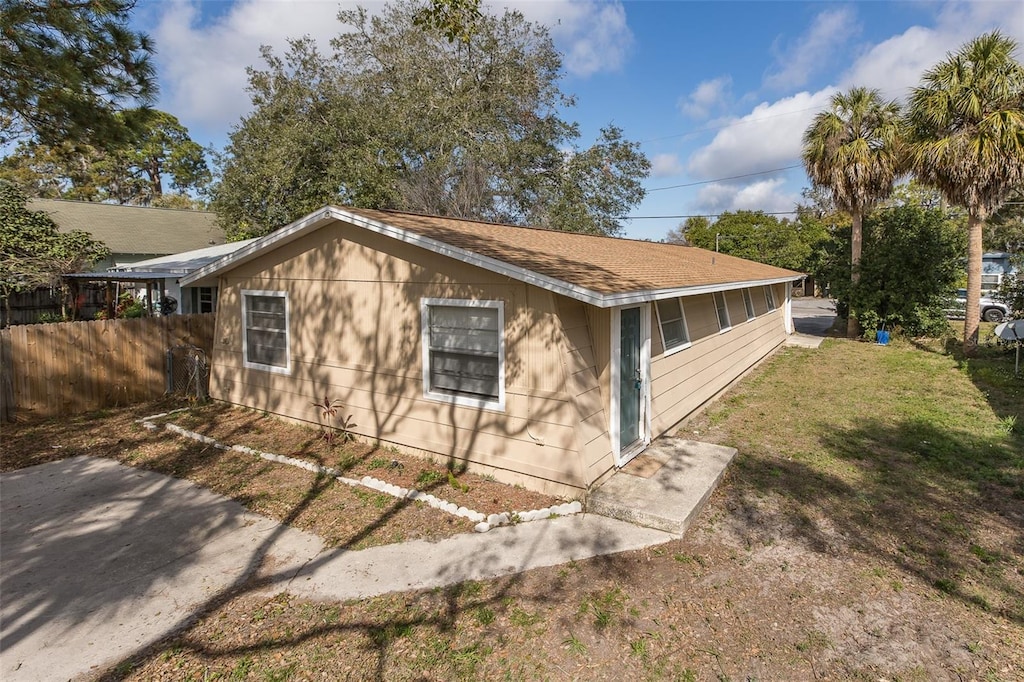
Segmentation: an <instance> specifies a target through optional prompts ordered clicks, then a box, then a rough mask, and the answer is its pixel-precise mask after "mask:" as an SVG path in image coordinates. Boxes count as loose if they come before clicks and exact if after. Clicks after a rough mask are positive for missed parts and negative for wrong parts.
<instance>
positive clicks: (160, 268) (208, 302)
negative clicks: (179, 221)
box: [75, 239, 256, 315]
mask: <svg viewBox="0 0 1024 682" xmlns="http://www.w3.org/2000/svg"><path fill="white" fill-rule="evenodd" d="M254 241H256V240H255V239H245V240H243V241H239V242H228V243H226V244H218V245H217V246H207V247H206V248H204V249H195V250H194V251H185V252H184V253H176V254H174V255H171V256H160V257H159V258H150V259H149V260H143V261H139V262H137V263H132V264H130V265H122V266H120V267H116V268H111V269H110V270H108V271H107V272H106V273H83V274H79V275H75V276H76V277H79V278H88V277H90V276H93V281H96V280H100V281H106V280H107V279H108V278H109V280H110V281H117V282H123V283H130V282H132V281H136V282H139V281H147V282H149V281H152V282H154V284H155V286H154V288H155V290H156V291H157V292H158V294H157V295H159V297H160V302H167V301H170V302H172V305H171V306H167V307H168V308H173V310H170V309H168V312H175V313H181V314H183V315H189V314H192V313H212V312H216V310H217V287H215V286H203V287H182V286H181V284H180V280H181V278H182V277H184V276H185V275H187V274H189V273H191V272H195V271H196V270H198V269H200V268H202V267H204V266H206V265H209V264H210V263H212V262H214V261H216V260H217V259H219V258H223V257H224V256H227V255H229V254H232V253H234V252H235V251H237V250H238V249H241V248H242V247H244V246H247V245H248V244H251V243H252V242H254ZM155 301H156V299H154V302H155Z"/></svg>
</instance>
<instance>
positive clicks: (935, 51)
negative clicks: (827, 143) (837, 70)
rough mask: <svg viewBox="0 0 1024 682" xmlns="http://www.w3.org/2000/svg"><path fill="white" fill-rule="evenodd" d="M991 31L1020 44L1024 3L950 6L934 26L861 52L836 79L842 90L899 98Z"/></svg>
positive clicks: (913, 30)
mask: <svg viewBox="0 0 1024 682" xmlns="http://www.w3.org/2000/svg"><path fill="white" fill-rule="evenodd" d="M993 28H999V29H1000V30H1001V31H1003V32H1004V33H1006V34H1008V35H1010V36H1011V37H1013V38H1015V39H1016V40H1017V41H1018V43H1021V42H1022V41H1024V3H1021V2H998V1H996V2H971V3H949V4H947V5H946V6H945V7H944V8H943V10H942V12H940V14H939V17H938V20H937V22H936V24H935V26H934V27H924V26H912V27H910V28H908V29H907V30H906V31H904V32H903V33H900V34H898V35H895V36H892V37H891V38H889V39H887V40H884V41H882V42H880V43H878V44H877V45H873V46H871V47H870V48H869V49H867V50H865V51H864V53H863V54H862V55H861V56H860V57H859V58H858V59H857V60H856V61H855V62H854V63H853V64H852V65H851V66H850V68H849V69H848V70H847V71H846V72H845V73H844V74H843V75H842V77H841V78H840V79H839V84H840V87H842V88H843V89H846V88H848V87H850V86H853V85H863V86H867V87H871V88H878V89H879V90H881V91H882V93H883V94H884V95H885V96H886V97H888V98H896V99H903V98H904V97H905V96H906V95H907V92H908V91H909V89H910V88H912V87H913V86H915V85H917V83H918V82H919V81H920V78H921V74H922V73H924V72H925V71H926V70H927V69H929V68H931V67H932V66H934V65H935V64H936V63H938V62H939V61H940V60H942V59H943V58H944V57H945V56H946V55H947V54H948V53H950V52H955V51H956V50H958V49H959V48H960V46H961V45H963V44H964V43H966V42H967V41H969V40H971V39H972V38H974V37H976V36H978V35H981V34H982V33H984V32H986V31H990V30H992V29H993ZM1020 57H1021V55H1020V54H1018V59H1019V58H1020Z"/></svg>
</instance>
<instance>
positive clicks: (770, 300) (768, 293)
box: [764, 286, 775, 312]
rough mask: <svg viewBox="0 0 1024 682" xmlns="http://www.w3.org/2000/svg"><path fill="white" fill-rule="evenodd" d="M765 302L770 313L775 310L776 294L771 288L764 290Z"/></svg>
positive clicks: (767, 287)
mask: <svg viewBox="0 0 1024 682" xmlns="http://www.w3.org/2000/svg"><path fill="white" fill-rule="evenodd" d="M764 302H765V305H767V306H768V312H771V311H773V310H775V292H774V291H772V288H771V287H770V286H766V287H765V288H764Z"/></svg>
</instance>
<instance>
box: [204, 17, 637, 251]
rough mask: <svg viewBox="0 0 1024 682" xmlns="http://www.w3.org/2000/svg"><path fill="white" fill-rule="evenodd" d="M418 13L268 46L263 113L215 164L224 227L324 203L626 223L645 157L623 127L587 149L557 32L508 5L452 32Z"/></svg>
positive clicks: (254, 79)
mask: <svg viewBox="0 0 1024 682" xmlns="http://www.w3.org/2000/svg"><path fill="white" fill-rule="evenodd" d="M421 12H422V6H421V5H418V4H415V3H411V2H403V3H400V4H395V5H390V6H387V7H386V8H384V9H383V10H382V11H381V12H379V13H378V14H376V15H375V16H373V17H371V16H369V15H368V14H367V13H365V12H364V11H361V10H355V11H344V12H341V13H340V14H339V19H340V21H341V22H342V23H343V24H345V26H346V29H345V31H344V32H343V33H341V34H340V35H339V36H338V37H337V38H335V39H334V41H332V48H333V51H332V53H331V54H330V55H325V54H322V53H321V52H320V51H319V50H318V49H317V47H316V45H315V44H314V43H313V42H312V41H310V40H308V39H301V40H293V41H291V44H290V49H289V50H288V52H287V53H286V54H285V55H284V56H283V57H280V56H278V55H275V54H274V53H273V52H272V51H271V50H269V49H267V48H265V49H264V51H263V57H264V60H265V62H266V67H265V68H264V69H250V71H249V92H250V96H251V97H252V101H253V105H254V109H253V112H252V113H251V114H250V115H248V116H246V117H244V118H243V119H242V121H241V122H240V123H239V125H238V126H237V127H236V128H235V130H234V131H233V132H232V134H231V138H230V143H229V144H228V146H227V148H226V149H225V150H224V153H223V154H222V155H221V157H220V159H219V165H220V169H221V182H220V183H219V185H218V186H217V187H216V188H215V190H214V193H213V199H214V201H213V207H214V210H216V211H217V213H218V215H219V216H220V219H221V221H222V224H223V225H224V227H225V229H226V230H227V231H228V232H229V234H232V235H235V236H238V237H243V236H254V235H261V234H266V233H267V232H269V231H271V230H273V229H276V228H277V227H280V226H281V225H284V224H286V223H287V222H289V221H291V220H294V219H296V218H298V217H300V216H301V215H303V214H305V213H307V212H309V211H311V210H313V209H315V208H318V207H319V206H321V205H323V204H325V203H341V204H351V205H355V206H363V207H378V208H397V209H403V210H410V211H419V212H424V213H432V214H441V215H451V216H458V217H466V218H477V219H484V220H494V221H501V222H511V223H520V224H526V223H529V224H535V225H543V226H549V227H552V228H556V229H568V230H576V231H585V232H595V233H603V234H614V233H616V232H618V230H619V229H620V226H619V223H620V219H621V217H622V216H623V215H625V214H626V213H627V212H628V210H629V209H630V208H632V207H633V206H635V205H636V204H637V203H639V201H640V200H641V199H642V198H643V194H644V191H643V188H642V186H641V182H642V181H643V179H644V178H645V177H646V176H647V173H648V171H649V167H650V166H649V163H648V161H647V159H646V157H644V155H643V154H642V153H641V152H640V151H639V147H638V145H637V144H636V143H633V142H630V141H628V140H626V139H624V138H623V136H622V131H620V130H619V129H617V128H615V127H614V126H609V127H607V128H606V129H605V130H604V131H602V135H601V138H600V139H599V140H598V141H597V143H596V144H595V145H593V146H591V147H589V148H580V147H579V146H578V144H577V143H578V140H579V138H580V132H579V128H578V126H577V125H576V124H575V123H572V122H568V121H565V120H563V119H562V118H561V117H560V110H561V109H563V108H565V107H568V106H571V105H572V104H573V100H572V98H571V97H568V96H566V95H564V94H563V93H562V92H561V90H560V89H559V86H558V79H559V77H560V74H561V57H560V55H559V54H558V52H557V51H556V50H555V48H554V45H553V43H552V41H551V39H550V36H549V35H548V32H547V30H546V29H544V28H543V27H541V26H538V25H536V24H533V23H530V22H528V21H526V20H525V19H524V18H523V16H522V15H521V14H519V13H517V12H511V11H506V12H504V13H503V14H501V15H500V16H495V15H490V14H482V15H480V16H478V17H474V18H473V23H472V30H471V31H469V32H462V33H460V34H459V35H458V36H456V38H457V39H449V35H448V34H447V33H446V31H444V30H442V29H439V28H438V27H437V26H435V25H433V24H431V23H430V22H427V23H426V24H425V23H424V22H423V21H422V14H421ZM418 18H419V19H420V21H419V22H417V19H418Z"/></svg>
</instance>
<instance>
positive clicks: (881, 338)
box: [875, 329, 889, 346]
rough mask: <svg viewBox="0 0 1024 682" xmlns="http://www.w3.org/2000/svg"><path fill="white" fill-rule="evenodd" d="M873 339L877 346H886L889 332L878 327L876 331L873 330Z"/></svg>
mask: <svg viewBox="0 0 1024 682" xmlns="http://www.w3.org/2000/svg"><path fill="white" fill-rule="evenodd" d="M875 341H877V342H878V345H879V346H888V345H889V332H887V331H885V330H884V329H879V330H878V331H877V332H875Z"/></svg>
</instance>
